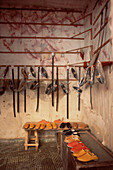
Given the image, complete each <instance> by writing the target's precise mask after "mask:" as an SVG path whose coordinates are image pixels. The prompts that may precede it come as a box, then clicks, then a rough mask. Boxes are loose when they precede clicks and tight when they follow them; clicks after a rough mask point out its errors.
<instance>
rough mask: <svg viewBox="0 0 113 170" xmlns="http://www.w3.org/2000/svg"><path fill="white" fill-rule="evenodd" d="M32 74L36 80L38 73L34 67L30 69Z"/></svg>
mask: <svg viewBox="0 0 113 170" xmlns="http://www.w3.org/2000/svg"><path fill="white" fill-rule="evenodd" d="M30 72H31V74H32V76H33V77H35V78H36V73H35V71H34V69H33V67H30Z"/></svg>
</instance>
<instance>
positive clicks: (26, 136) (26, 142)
mask: <svg viewBox="0 0 113 170" xmlns="http://www.w3.org/2000/svg"><path fill="white" fill-rule="evenodd" d="M28 136H29V132H28V131H27V130H26V131H25V144H24V146H25V150H27V149H28V145H27V144H28V141H29V138H28Z"/></svg>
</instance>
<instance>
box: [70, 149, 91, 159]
mask: <svg viewBox="0 0 113 170" xmlns="http://www.w3.org/2000/svg"><path fill="white" fill-rule="evenodd" d="M87 152H89V150H84V149H82V150H80V151H77V152H74V153H73V156H75V157H79V156H82V155H84V154H86V153H87Z"/></svg>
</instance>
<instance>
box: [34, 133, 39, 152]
mask: <svg viewBox="0 0 113 170" xmlns="http://www.w3.org/2000/svg"><path fill="white" fill-rule="evenodd" d="M34 133H35V144H36V151H37V150H38V145H39V143H38V132H37V131H35V132H34Z"/></svg>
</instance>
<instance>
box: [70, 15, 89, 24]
mask: <svg viewBox="0 0 113 170" xmlns="http://www.w3.org/2000/svg"><path fill="white" fill-rule="evenodd" d="M91 15H92V13H89V14H87V15H84V16H83V17H81V18H79V19H77V20H76V21H74V22H72V23H71V24H74V23H76V22H78V21H80V20H83V19H84V18H86V17H89V16H91Z"/></svg>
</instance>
